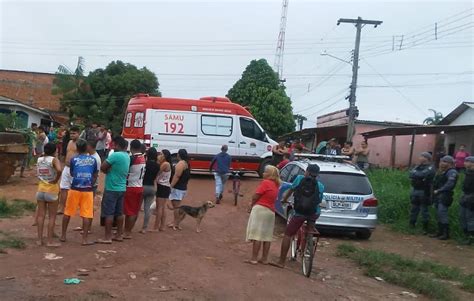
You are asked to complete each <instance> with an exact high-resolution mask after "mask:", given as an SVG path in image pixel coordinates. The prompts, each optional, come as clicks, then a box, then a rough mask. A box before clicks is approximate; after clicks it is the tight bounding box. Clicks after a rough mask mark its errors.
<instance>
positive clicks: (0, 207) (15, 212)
mask: <svg viewBox="0 0 474 301" xmlns="http://www.w3.org/2000/svg"><path fill="white" fill-rule="evenodd" d="M35 209H36V205H35V203H32V202H30V201H27V200H11V201H7V200H5V199H0V217H12V216H20V215H22V214H23V213H24V212H25V211H35Z"/></svg>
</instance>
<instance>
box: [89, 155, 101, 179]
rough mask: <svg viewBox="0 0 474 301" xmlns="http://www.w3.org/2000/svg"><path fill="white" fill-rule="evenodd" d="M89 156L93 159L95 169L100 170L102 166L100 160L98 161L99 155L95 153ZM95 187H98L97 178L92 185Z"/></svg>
mask: <svg viewBox="0 0 474 301" xmlns="http://www.w3.org/2000/svg"><path fill="white" fill-rule="evenodd" d="M91 156H92V157H94V159H95V161H96V162H97V169H98V170H100V166H101V165H102V160H100V156H99V154H98V153H97V152H95V153H93V154H92V155H91ZM97 186H99V177H97V180H96V181H95V183H94V187H97Z"/></svg>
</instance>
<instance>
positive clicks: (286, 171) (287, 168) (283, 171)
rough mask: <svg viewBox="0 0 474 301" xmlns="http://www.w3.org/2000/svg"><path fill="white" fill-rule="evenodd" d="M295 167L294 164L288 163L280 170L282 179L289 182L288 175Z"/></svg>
mask: <svg viewBox="0 0 474 301" xmlns="http://www.w3.org/2000/svg"><path fill="white" fill-rule="evenodd" d="M293 168H295V165H293V164H287V165H286V166H285V167H283V168H282V169H281V170H280V179H281V180H282V181H284V182H288V175H289V174H290V172H291V169H293Z"/></svg>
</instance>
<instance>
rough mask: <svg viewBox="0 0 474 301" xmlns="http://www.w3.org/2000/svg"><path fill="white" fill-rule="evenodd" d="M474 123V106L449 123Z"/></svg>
mask: <svg viewBox="0 0 474 301" xmlns="http://www.w3.org/2000/svg"><path fill="white" fill-rule="evenodd" d="M472 124H474V108H471V107H470V108H468V109H467V110H466V111H464V112H463V113H462V114H461V115H459V117H458V118H456V119H455V120H454V121H453V122H451V123H450V124H449V125H472Z"/></svg>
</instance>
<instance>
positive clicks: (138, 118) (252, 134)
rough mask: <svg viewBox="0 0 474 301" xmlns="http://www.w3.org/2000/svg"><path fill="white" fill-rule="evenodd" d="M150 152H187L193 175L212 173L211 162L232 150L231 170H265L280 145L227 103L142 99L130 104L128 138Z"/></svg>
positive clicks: (221, 100)
mask: <svg viewBox="0 0 474 301" xmlns="http://www.w3.org/2000/svg"><path fill="white" fill-rule="evenodd" d="M122 135H123V136H124V137H125V138H126V139H127V140H129V141H130V140H133V139H139V140H140V141H142V142H143V143H145V144H146V145H147V146H148V147H155V148H157V149H158V150H162V149H168V150H169V151H170V152H171V154H173V155H176V154H177V153H178V150H179V149H180V148H184V149H186V150H187V151H188V154H189V157H190V161H191V162H190V164H191V168H192V169H193V170H209V166H210V161H211V160H212V158H213V157H214V155H216V154H217V153H219V152H220V148H221V146H222V145H223V144H226V145H228V147H229V151H228V153H229V154H230V155H231V156H232V169H235V170H243V171H245V172H257V173H258V174H260V175H262V173H263V170H264V168H265V166H266V165H267V164H269V163H270V161H271V156H272V147H273V145H275V144H277V143H276V142H275V141H273V140H272V139H271V138H270V137H269V136H268V135H267V134H266V133H265V130H264V129H263V128H262V127H261V126H260V125H259V124H258V122H257V121H256V120H255V118H253V116H252V115H251V114H250V113H249V111H248V110H247V109H245V108H244V107H242V106H240V105H238V104H236V103H232V102H231V101H230V100H229V99H228V98H223V97H203V98H200V99H178V98H165V97H155V96H149V95H147V94H139V95H137V96H135V97H134V98H132V99H131V100H130V102H129V103H128V107H127V112H126V113H125V118H124V124H123V133H122Z"/></svg>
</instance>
